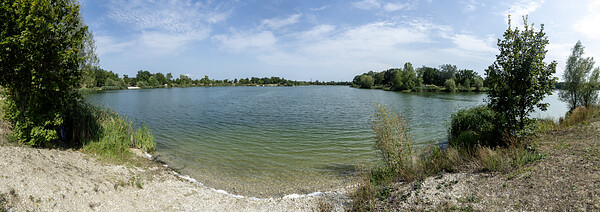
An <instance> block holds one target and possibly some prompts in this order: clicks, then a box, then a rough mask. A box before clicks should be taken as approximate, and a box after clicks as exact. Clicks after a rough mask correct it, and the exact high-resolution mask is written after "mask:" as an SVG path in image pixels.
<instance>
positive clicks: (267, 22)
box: [261, 13, 302, 29]
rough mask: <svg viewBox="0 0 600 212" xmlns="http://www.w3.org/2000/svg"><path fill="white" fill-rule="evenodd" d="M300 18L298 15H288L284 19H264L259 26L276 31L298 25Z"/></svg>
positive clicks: (300, 15)
mask: <svg viewBox="0 0 600 212" xmlns="http://www.w3.org/2000/svg"><path fill="white" fill-rule="evenodd" d="M300 17H302V14H300V13H298V14H293V15H289V16H288V17H286V18H271V19H264V20H262V23H261V26H263V27H267V28H271V29H278V28H281V27H284V26H288V25H292V24H295V23H298V21H299V20H300Z"/></svg>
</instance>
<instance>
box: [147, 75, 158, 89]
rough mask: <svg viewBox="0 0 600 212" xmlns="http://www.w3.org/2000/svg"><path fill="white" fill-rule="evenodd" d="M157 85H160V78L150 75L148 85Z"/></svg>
mask: <svg viewBox="0 0 600 212" xmlns="http://www.w3.org/2000/svg"><path fill="white" fill-rule="evenodd" d="M157 85H158V80H156V77H154V76H150V78H148V86H151V87H156V86H157Z"/></svg>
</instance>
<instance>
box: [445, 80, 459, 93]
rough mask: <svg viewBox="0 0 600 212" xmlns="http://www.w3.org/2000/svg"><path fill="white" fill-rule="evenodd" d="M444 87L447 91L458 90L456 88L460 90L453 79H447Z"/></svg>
mask: <svg viewBox="0 0 600 212" xmlns="http://www.w3.org/2000/svg"><path fill="white" fill-rule="evenodd" d="M444 88H446V91H448V92H456V90H458V89H457V88H456V83H455V82H454V80H453V79H447V80H446V82H444Z"/></svg>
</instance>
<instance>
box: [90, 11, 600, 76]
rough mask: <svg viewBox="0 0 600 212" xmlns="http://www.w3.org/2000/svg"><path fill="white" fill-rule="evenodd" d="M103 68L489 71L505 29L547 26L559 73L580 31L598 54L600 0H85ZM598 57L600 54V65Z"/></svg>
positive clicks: (246, 72)
mask: <svg viewBox="0 0 600 212" xmlns="http://www.w3.org/2000/svg"><path fill="white" fill-rule="evenodd" d="M82 5H83V16H84V19H85V21H86V24H87V25H88V26H90V28H91V30H92V31H93V32H94V36H95V39H96V46H97V49H96V50H97V54H98V55H99V58H100V66H101V67H102V68H104V69H106V70H112V71H114V72H116V73H119V74H120V75H122V74H128V75H130V76H133V75H135V73H137V71H138V70H148V71H150V72H153V73H154V72H162V73H169V72H170V73H173V75H174V76H179V74H184V75H188V76H190V77H192V78H200V77H203V76H204V75H208V76H209V77H210V78H213V79H234V78H242V77H243V78H245V77H253V76H256V77H270V76H279V77H284V78H286V79H293V80H306V81H308V80H313V81H314V80H321V81H322V80H326V81H332V80H334V81H340V80H342V81H351V80H352V78H353V77H354V76H355V75H357V74H360V73H364V72H367V71H369V70H373V71H382V70H385V69H388V68H393V67H402V65H403V64H404V63H405V62H411V63H412V64H413V65H414V66H415V67H419V66H423V65H426V66H434V67H437V66H439V65H441V64H447V63H449V64H455V65H457V66H458V67H459V68H461V69H472V70H475V71H477V72H478V73H480V74H481V75H483V73H484V70H485V68H486V67H487V66H489V65H490V64H491V63H492V62H493V61H494V59H495V55H496V54H497V53H498V50H497V47H496V42H497V39H498V38H500V37H501V36H502V33H503V32H504V31H505V30H506V29H507V27H508V25H507V14H509V13H510V14H511V15H512V16H513V26H514V25H517V26H518V25H519V24H515V23H522V21H521V18H520V17H521V16H523V15H526V14H528V15H529V21H530V22H533V23H535V24H536V27H537V28H538V29H539V24H542V23H543V24H545V31H546V33H547V35H548V38H549V40H550V45H549V46H548V48H547V50H548V54H547V60H548V61H550V60H556V61H557V62H558V70H557V72H558V73H557V77H560V75H562V70H563V68H564V66H565V60H566V58H567V56H568V55H569V53H570V49H571V48H572V47H573V46H574V45H575V43H576V42H577V40H581V41H582V43H583V45H584V46H585V47H586V49H585V52H586V53H585V56H592V57H594V58H600V40H599V39H597V38H600V27H598V26H599V23H600V12H599V11H600V1H598V0H595V1H594V0H575V1H564V0H525V1H515V0H513V1H480V0H459V1H446V0H356V1H342V0H339V1H338V0H334V1H317V0H299V1H286V0H246V1H241V0H239V1H237V0H232V1H226V0H223V1H217V0H208V1H192V0H133V1H129V0H82ZM598 65H600V62H599V63H598V64H597V65H596V66H598Z"/></svg>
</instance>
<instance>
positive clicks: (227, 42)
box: [213, 31, 277, 53]
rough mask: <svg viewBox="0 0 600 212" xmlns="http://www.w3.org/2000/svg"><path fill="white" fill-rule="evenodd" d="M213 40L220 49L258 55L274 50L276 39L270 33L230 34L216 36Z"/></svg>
mask: <svg viewBox="0 0 600 212" xmlns="http://www.w3.org/2000/svg"><path fill="white" fill-rule="evenodd" d="M213 40H214V41H217V42H219V43H220V44H221V48H223V49H226V50H229V51H233V52H236V53H241V52H249V53H260V52H263V51H268V50H272V49H274V48H275V47H274V45H275V43H276V42H277V38H275V36H274V35H273V33H272V32H270V31H263V32H258V33H238V32H235V33H232V34H231V35H216V36H213Z"/></svg>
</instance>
